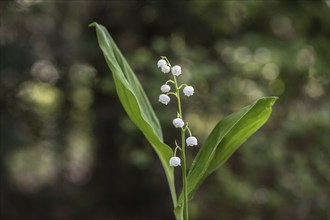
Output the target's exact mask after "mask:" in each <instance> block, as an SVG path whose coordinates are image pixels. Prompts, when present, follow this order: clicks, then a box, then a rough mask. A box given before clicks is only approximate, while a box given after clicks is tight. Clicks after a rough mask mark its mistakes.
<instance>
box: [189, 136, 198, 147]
mask: <svg viewBox="0 0 330 220" xmlns="http://www.w3.org/2000/svg"><path fill="white" fill-rule="evenodd" d="M186 143H187V146H191V147H192V146H196V145H197V144H198V142H197V138H196V137H194V136H191V137H188V138H187V139H186Z"/></svg>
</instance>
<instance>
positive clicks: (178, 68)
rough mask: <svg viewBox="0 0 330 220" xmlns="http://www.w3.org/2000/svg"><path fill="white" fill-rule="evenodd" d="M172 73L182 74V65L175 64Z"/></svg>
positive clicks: (175, 74)
mask: <svg viewBox="0 0 330 220" xmlns="http://www.w3.org/2000/svg"><path fill="white" fill-rule="evenodd" d="M172 74H173V75H174V76H179V75H181V67H180V66H179V65H175V66H173V67H172Z"/></svg>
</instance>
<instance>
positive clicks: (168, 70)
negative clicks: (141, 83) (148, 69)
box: [161, 65, 171, 73]
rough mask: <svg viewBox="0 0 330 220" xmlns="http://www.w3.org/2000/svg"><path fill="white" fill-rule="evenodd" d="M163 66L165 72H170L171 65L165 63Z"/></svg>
mask: <svg viewBox="0 0 330 220" xmlns="http://www.w3.org/2000/svg"><path fill="white" fill-rule="evenodd" d="M161 68H162V72H163V73H168V72H170V70H171V68H170V67H169V66H167V65H164V66H162V67H161Z"/></svg>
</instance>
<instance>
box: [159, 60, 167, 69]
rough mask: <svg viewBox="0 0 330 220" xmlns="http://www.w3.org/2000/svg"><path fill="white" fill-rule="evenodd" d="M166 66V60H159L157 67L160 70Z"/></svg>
mask: <svg viewBox="0 0 330 220" xmlns="http://www.w3.org/2000/svg"><path fill="white" fill-rule="evenodd" d="M166 64H167V63H166V61H165V60H163V59H160V60H158V62H157V67H158V68H160V67H162V66H165V65H166Z"/></svg>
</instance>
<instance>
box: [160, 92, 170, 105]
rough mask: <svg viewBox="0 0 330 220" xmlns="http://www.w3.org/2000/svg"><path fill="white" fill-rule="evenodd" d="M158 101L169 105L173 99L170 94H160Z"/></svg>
mask: <svg viewBox="0 0 330 220" xmlns="http://www.w3.org/2000/svg"><path fill="white" fill-rule="evenodd" d="M158 101H159V102H161V103H163V104H164V105H167V104H168V103H169V102H170V101H171V98H170V97H169V96H168V95H165V94H161V95H160V96H159V99H158Z"/></svg>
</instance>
